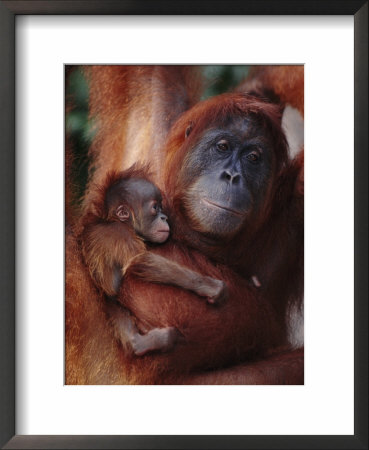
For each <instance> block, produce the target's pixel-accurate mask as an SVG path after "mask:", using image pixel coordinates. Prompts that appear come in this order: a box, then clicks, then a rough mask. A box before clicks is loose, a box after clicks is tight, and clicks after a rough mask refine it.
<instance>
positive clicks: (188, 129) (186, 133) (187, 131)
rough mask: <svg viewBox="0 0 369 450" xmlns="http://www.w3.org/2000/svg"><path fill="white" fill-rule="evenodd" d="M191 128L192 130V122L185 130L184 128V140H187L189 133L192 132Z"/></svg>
mask: <svg viewBox="0 0 369 450" xmlns="http://www.w3.org/2000/svg"><path fill="white" fill-rule="evenodd" d="M192 128H193V122H190V123H189V124H188V126H187V128H186V131H185V138H186V139H187V138H188V136H189V135H190V133H191V131H192Z"/></svg>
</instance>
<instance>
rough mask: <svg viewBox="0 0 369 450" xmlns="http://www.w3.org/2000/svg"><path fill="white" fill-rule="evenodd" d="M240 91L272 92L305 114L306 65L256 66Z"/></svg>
mask: <svg viewBox="0 0 369 450" xmlns="http://www.w3.org/2000/svg"><path fill="white" fill-rule="evenodd" d="M238 90H239V91H244V92H250V91H256V92H260V93H261V94H262V93H263V92H266V94H268V91H269V93H272V94H273V96H277V97H278V100H279V101H280V102H282V103H284V104H290V105H291V106H293V107H294V108H296V109H298V111H299V112H300V113H301V114H302V116H304V66H303V65H299V66H293V65H286V66H254V67H253V68H252V70H251V71H250V75H249V77H248V79H247V80H246V81H245V83H243V84H242V85H241V86H239V88H238Z"/></svg>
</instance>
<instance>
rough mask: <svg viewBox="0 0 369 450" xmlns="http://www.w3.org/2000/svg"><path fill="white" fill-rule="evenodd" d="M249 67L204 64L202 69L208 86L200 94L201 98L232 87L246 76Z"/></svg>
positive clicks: (220, 92)
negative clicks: (201, 94)
mask: <svg viewBox="0 0 369 450" xmlns="http://www.w3.org/2000/svg"><path fill="white" fill-rule="evenodd" d="M249 67H250V66H204V67H203V68H202V70H203V75H204V78H205V80H206V81H207V84H208V87H207V89H206V90H205V92H204V94H203V96H202V100H205V99H206V98H209V97H213V96H214V95H219V94H223V93H224V92H228V91H231V90H232V89H234V88H235V87H236V86H237V85H239V84H240V83H241V81H243V80H244V79H245V78H246V77H247V74H248V72H249Z"/></svg>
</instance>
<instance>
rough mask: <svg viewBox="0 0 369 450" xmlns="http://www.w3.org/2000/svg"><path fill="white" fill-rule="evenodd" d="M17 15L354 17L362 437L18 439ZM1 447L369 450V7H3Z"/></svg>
mask: <svg viewBox="0 0 369 450" xmlns="http://www.w3.org/2000/svg"><path fill="white" fill-rule="evenodd" d="M18 14H124V15H126V14H127V15H131V14H165V15H167V14H190V15H192V14H206V15H218V14H228V15H229V14H237V15H241V14H244V15H253V14H260V15H266V14H272V15H273V14H279V15H282V14H289V15H291V14H297V15H299V14H322V15H325V14H332V15H335V14H348V15H353V16H354V32H355V94H354V98H355V202H354V204H355V293H354V294H355V352H354V354H355V417H354V421H355V433H354V435H353V436H205V435H204V436H47V435H43V436H28V435H27V436H16V435H15V414H16V408H15V376H16V372H15V327H16V324H15V292H16V276H15V246H16V242H15V163H16V155H15V139H16V136H15V81H14V80H15V37H14V36H15V20H14V19H15V16H16V15H18ZM0 33H1V35H0V36H1V37H0V52H1V61H2V67H1V71H0V92H1V104H2V108H1V111H0V119H1V120H0V126H1V130H0V148H1V152H0V174H1V176H0V182H1V189H0V196H1V197H0V198H1V203H0V204H1V208H2V211H1V216H0V217H1V237H0V239H1V263H0V264H1V276H0V289H1V291H0V292H1V293H2V300H1V303H0V325H1V339H0V346H1V358H0V369H1V370H0V373H1V375H0V376H1V384H0V398H1V399H2V403H1V405H0V444H1V445H2V446H4V448H147V449H150V448H163V449H164V448H204V449H205V448H212V449H217V448H230V449H232V448H260V449H262V448H263V449H269V448H271V449H272V448H276V449H277V448H283V449H288V448H296V449H298V448H322V449H323V448H324V449H325V448H327V449H330V448H332V449H333V448H344V449H346V448H347V449H351V448H352V449H354V448H358V449H360V448H368V426H367V423H368V357H367V355H368V347H367V342H368V339H367V338H368V304H367V303H368V302H367V300H368V283H367V273H368V255H367V247H368V214H367V213H368V210H367V205H368V131H367V123H368V63H367V61H368V46H367V42H368V40H367V38H368V2H365V1H362V0H353V1H349V0H342V1H320V2H311V1H305V0H304V1H299V2H297V1H295V2H292V1H279V2H275V1H273V0H259V1H258V2H253V1H245V2H240V1H235V2H227V3H226V2H210V1H204V2H201V3H199V2H196V1H193V0H192V1H187V2H182V1H177V2H170V1H163V0H159V1H156V2H151V3H148V2H145V1H142V0H139V1H136V2H135V3H134V4H133V3H132V2H130V1H125V0H123V1H110V0H109V1H94V0H93V1H72V2H71V1H59V0H56V1H49V0H46V1H33V0H31V1H4V2H1V3H0Z"/></svg>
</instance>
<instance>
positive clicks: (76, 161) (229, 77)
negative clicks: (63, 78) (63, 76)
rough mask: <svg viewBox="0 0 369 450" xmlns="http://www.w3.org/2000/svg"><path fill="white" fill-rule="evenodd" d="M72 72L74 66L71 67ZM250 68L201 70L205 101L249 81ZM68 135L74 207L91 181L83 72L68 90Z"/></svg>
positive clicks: (75, 76)
mask: <svg viewBox="0 0 369 450" xmlns="http://www.w3.org/2000/svg"><path fill="white" fill-rule="evenodd" d="M69 68H71V66H69ZM249 68H250V66H240V65H238V66H203V67H201V70H202V72H203V76H204V78H205V84H206V86H207V88H206V89H205V91H204V94H203V96H202V100H204V99H206V98H209V97H212V96H214V95H218V94H222V93H223V92H228V91H231V90H232V89H233V88H234V87H236V86H237V85H238V84H240V82H241V81H242V80H243V79H245V78H246V76H247V74H248V71H249ZM65 94H66V105H68V106H67V109H66V117H65V127H66V134H67V135H68V136H69V141H68V142H69V145H70V148H71V149H72V150H73V161H72V164H71V167H70V168H69V171H70V178H71V180H70V182H71V183H72V184H73V186H74V187H73V193H74V197H73V199H72V201H73V203H75V204H80V202H81V198H82V196H83V193H84V189H85V186H86V183H87V179H88V166H89V161H88V149H89V147H90V144H91V142H92V139H93V132H92V124H91V122H90V120H89V117H88V84H87V82H86V79H85V77H84V75H83V71H82V69H81V68H79V67H77V68H75V69H74V70H73V71H71V73H70V75H69V80H68V85H67V86H66V91H65Z"/></svg>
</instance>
